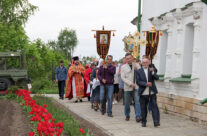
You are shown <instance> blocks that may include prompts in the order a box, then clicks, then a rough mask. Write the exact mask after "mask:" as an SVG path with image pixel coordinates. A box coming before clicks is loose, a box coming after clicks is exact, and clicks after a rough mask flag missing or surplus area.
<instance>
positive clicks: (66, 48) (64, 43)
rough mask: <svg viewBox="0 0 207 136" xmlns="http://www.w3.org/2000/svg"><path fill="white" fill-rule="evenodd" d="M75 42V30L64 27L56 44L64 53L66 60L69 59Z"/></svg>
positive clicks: (76, 41)
mask: <svg viewBox="0 0 207 136" xmlns="http://www.w3.org/2000/svg"><path fill="white" fill-rule="evenodd" d="M77 43H78V39H77V36H76V31H75V30H73V29H69V28H65V29H63V30H61V31H60V33H59V36H58V41H57V44H58V47H59V48H60V49H61V50H62V51H63V52H64V53H65V55H66V57H67V59H68V60H70V59H71V57H72V54H73V51H74V49H75V47H76V46H77Z"/></svg>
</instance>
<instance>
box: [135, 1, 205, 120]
mask: <svg viewBox="0 0 207 136" xmlns="http://www.w3.org/2000/svg"><path fill="white" fill-rule="evenodd" d="M141 20H142V21H141V31H148V30H151V28H152V25H154V26H155V28H156V29H158V30H162V32H163V36H162V37H160V40H159V45H158V46H159V47H158V50H157V54H156V56H155V58H154V60H153V63H154V64H155V66H156V67H157V69H158V74H159V76H160V80H159V81H157V82H156V84H157V87H158V91H159V92H160V93H159V95H158V104H159V107H160V108H161V109H163V110H165V111H168V112H172V113H178V114H180V115H184V116H186V117H190V118H191V119H194V120H198V121H200V122H203V121H204V122H206V121H207V104H204V105H201V104H200V100H202V99H204V98H207V0H143V7H142V19H141ZM132 24H134V25H137V17H136V18H135V19H134V20H132ZM142 38H144V36H142ZM144 54H145V46H141V56H142V55H144Z"/></svg>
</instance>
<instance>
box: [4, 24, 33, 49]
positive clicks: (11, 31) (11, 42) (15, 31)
mask: <svg viewBox="0 0 207 136" xmlns="http://www.w3.org/2000/svg"><path fill="white" fill-rule="evenodd" d="M28 42H29V41H28V37H27V35H26V33H25V31H24V28H23V27H22V26H20V25H19V26H15V25H13V24H12V25H10V26H9V27H8V26H7V25H5V24H3V23H1V22H0V51H17V50H21V49H23V48H24V46H25V45H27V44H28Z"/></svg>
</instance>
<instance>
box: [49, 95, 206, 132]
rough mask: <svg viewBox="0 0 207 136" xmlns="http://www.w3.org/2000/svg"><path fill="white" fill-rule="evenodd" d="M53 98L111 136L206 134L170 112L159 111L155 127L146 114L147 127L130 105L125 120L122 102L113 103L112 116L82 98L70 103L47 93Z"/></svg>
mask: <svg viewBox="0 0 207 136" xmlns="http://www.w3.org/2000/svg"><path fill="white" fill-rule="evenodd" d="M47 96H48V97H52V98H54V99H55V100H56V101H57V102H59V103H61V104H62V105H64V106H65V107H67V108H69V109H70V110H71V111H73V112H75V113H76V114H78V115H79V116H80V117H82V118H84V119H86V120H88V121H89V122H91V123H93V124H95V125H96V126H97V127H99V128H101V129H102V130H103V131H105V132H107V133H108V134H109V135H111V136H207V129H206V128H201V127H200V126H199V125H198V123H196V122H192V121H190V120H188V119H185V118H182V117H178V116H175V115H172V114H164V113H163V112H161V116H160V117H161V122H160V123H161V126H160V127H158V128H155V127H154V125H153V122H152V117H151V116H152V115H151V114H148V122H147V127H146V128H143V127H141V123H137V122H136V121H135V116H134V109H133V107H131V118H130V121H128V122H127V121H125V117H124V106H123V105H122V103H118V104H115V105H113V109H112V111H113V115H114V117H113V118H110V117H107V115H106V114H105V115H101V113H100V112H99V111H98V112H95V111H94V110H92V109H91V108H90V103H89V102H88V101H87V100H84V102H82V103H72V101H69V100H68V99H64V100H59V97H58V95H47Z"/></svg>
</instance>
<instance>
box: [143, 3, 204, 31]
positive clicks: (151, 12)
mask: <svg viewBox="0 0 207 136" xmlns="http://www.w3.org/2000/svg"><path fill="white" fill-rule="evenodd" d="M195 1H200V0H143V8H142V9H143V11H142V22H144V23H142V30H143V31H146V30H149V29H151V26H152V24H151V23H150V21H149V20H148V19H149V18H152V17H157V16H160V15H161V14H163V13H166V12H169V11H170V10H172V9H175V8H182V7H184V6H185V5H186V4H189V3H191V2H195Z"/></svg>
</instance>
